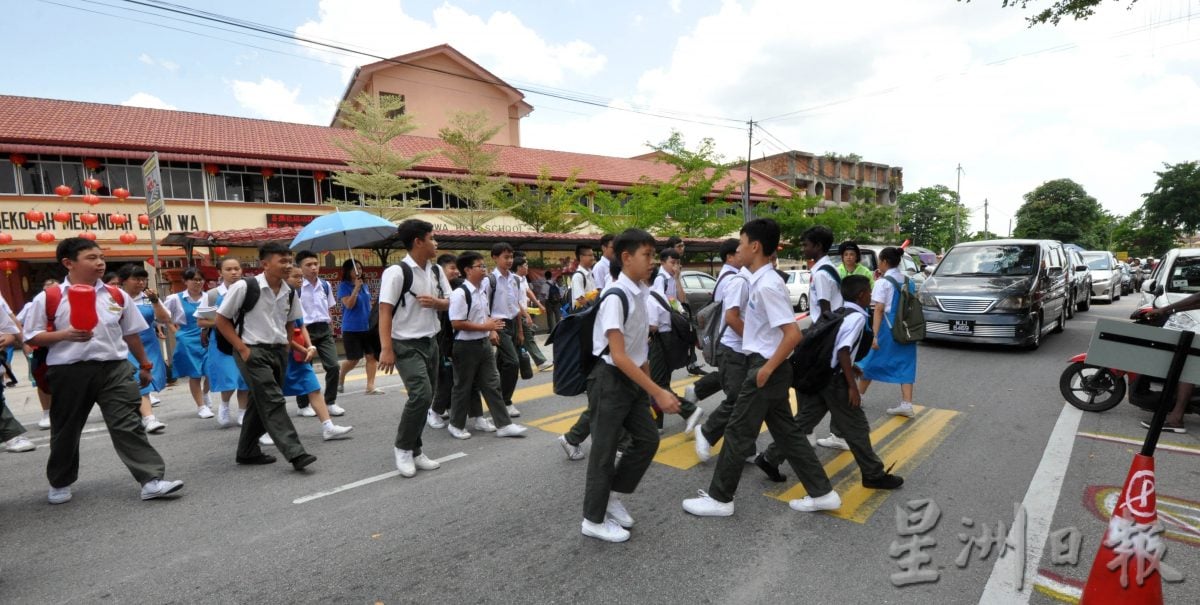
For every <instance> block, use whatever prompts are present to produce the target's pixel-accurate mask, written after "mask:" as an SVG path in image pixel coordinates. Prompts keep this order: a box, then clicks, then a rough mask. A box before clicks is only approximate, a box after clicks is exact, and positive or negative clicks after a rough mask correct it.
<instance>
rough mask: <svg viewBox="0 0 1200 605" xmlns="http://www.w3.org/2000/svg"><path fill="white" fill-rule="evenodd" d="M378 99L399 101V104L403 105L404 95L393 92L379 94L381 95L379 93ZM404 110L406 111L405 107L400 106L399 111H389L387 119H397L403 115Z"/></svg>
mask: <svg viewBox="0 0 1200 605" xmlns="http://www.w3.org/2000/svg"><path fill="white" fill-rule="evenodd" d="M379 99H380V100H384V99H387V100H393V101H394V100H397V99H398V100H399V101H400V103H404V95H398V94H396V93H394V92H381V93H379ZM405 109H406V108H405V106H404V105H401V106H400V109H397V110H395V111H389V112H388V117H389V118H398V117H400V116H402V115H404V110H405Z"/></svg>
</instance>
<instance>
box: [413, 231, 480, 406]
mask: <svg viewBox="0 0 1200 605" xmlns="http://www.w3.org/2000/svg"><path fill="white" fill-rule="evenodd" d="M457 261H458V257H457V256H455V255H453V254H441V255H438V257H437V264H438V267H439V268H441V271H442V274H443V275H445V276H446V282H447V283H449V284H450V291H451V292H453V291H454V289H455V288H457V287H459V286H461V285H462V283H463V281H464V280H463V278H462V276H461V274H460V273H459V271H458V265H457ZM438 323H439V324H440V327H439V328H438V335H437V341H438V357H439V360H438V384H439V385H441V386H442V387H443V388H439V389H438V390H437V392H436V393H434V397H433V406H432V407H430V408H429V414H428V415H426V417H425V424H426V426H428V427H429V428H431V429H444V428H446V421H447V420H449V419H450V393H451V388H450V387H451V386H452V385H453V384H454V363H453V357H454V329H453V328H452V327H451V326H450V312H449V311H438ZM468 413H469V414H470V416H469V420H470V421H471V422H476V421H478V420H479V419H480V418H481V417H482V416H483V400H482V399H480V398H479V389H478V388H476V389H475V390H474V392H473V393H472V397H471V404H470V411H469V412H468Z"/></svg>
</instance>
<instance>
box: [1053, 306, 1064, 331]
mask: <svg viewBox="0 0 1200 605" xmlns="http://www.w3.org/2000/svg"><path fill="white" fill-rule="evenodd" d="M1066 327H1067V305H1063V308H1062V310H1061V311H1059V312H1058V325H1057V326H1054V333H1055V334H1062V332H1063V330H1064V329H1066Z"/></svg>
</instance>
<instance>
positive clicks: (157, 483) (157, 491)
mask: <svg viewBox="0 0 1200 605" xmlns="http://www.w3.org/2000/svg"><path fill="white" fill-rule="evenodd" d="M181 489H183V482H182V481H163V480H162V479H151V480H149V481H147V482H146V483H145V484H144V485H142V500H153V499H155V498H161V497H163V496H166V495H167V494H173V493H175V492H177V491H179V490H181Z"/></svg>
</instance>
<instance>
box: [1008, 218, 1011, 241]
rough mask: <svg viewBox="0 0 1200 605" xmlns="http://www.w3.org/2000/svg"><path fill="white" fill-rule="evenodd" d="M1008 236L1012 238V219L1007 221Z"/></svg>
mask: <svg viewBox="0 0 1200 605" xmlns="http://www.w3.org/2000/svg"><path fill="white" fill-rule="evenodd" d="M1008 236H1009V237H1012V219H1011V218H1010V219H1008Z"/></svg>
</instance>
